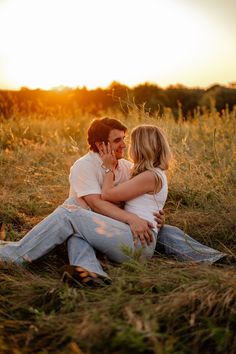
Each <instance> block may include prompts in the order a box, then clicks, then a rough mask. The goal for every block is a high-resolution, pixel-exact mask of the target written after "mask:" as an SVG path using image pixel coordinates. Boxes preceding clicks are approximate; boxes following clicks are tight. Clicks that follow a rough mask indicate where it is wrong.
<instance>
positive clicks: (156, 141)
mask: <svg viewBox="0 0 236 354" xmlns="http://www.w3.org/2000/svg"><path fill="white" fill-rule="evenodd" d="M129 154H130V157H131V159H132V160H133V162H134V167H133V171H132V177H134V176H136V175H138V174H139V173H141V172H144V171H147V170H151V171H153V170H154V169H155V168H156V167H159V168H160V169H162V170H167V169H168V167H169V161H170V159H171V157H172V155H171V151H170V147H169V144H168V141H167V139H166V137H165V135H164V133H163V132H162V130H161V129H160V128H159V127H157V126H156V125H150V124H142V125H139V126H137V127H135V128H134V129H133V130H132V132H131V144H130V149H129Z"/></svg>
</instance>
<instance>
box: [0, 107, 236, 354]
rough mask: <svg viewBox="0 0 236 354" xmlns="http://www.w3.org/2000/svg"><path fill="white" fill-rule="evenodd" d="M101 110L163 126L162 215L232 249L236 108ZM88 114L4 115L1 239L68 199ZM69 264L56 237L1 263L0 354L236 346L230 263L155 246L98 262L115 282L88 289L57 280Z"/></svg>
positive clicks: (165, 352)
mask: <svg viewBox="0 0 236 354" xmlns="http://www.w3.org/2000/svg"><path fill="white" fill-rule="evenodd" d="M104 114H105V113H104V112H102V113H101V115H104ZM107 114H108V115H109V116H115V117H116V118H119V119H121V120H123V121H124V122H125V124H126V125H127V126H128V127H129V128H132V127H133V126H135V125H137V124H139V123H144V122H150V123H155V124H158V125H160V126H161V127H163V128H164V130H165V131H166V134H167V136H168V139H169V141H170V145H171V147H172V151H173V154H174V162H173V164H172V166H171V169H170V171H169V173H168V179H169V197H168V202H167V204H166V208H165V212H166V221H167V223H169V224H172V225H176V226H179V227H180V228H182V229H184V230H185V231H186V232H187V233H189V234H190V235H191V236H193V237H194V238H196V239H197V240H199V241H201V242H203V243H205V244H207V245H209V246H212V247H215V248H217V249H219V250H222V251H227V252H228V253H231V254H233V255H236V242H235V236H236V189H235V184H236V168H235V167H236V163H235V154H236V150H235V142H236V110H234V111H232V112H228V111H227V109H226V110H225V111H224V112H222V113H221V114H219V113H218V112H216V111H215V110H212V111H211V112H208V111H206V112H205V113H204V114H202V113H200V112H198V111H196V112H195V117H194V119H192V120H191V121H185V120H184V119H183V117H181V112H180V116H179V119H178V120H175V119H174V118H173V116H172V114H171V111H170V110H168V109H166V110H165V114H164V116H163V117H152V118H151V117H149V116H148V114H146V113H145V112H144V111H143V110H142V109H137V107H135V106H132V107H130V109H129V113H128V114H122V113H121V112H107ZM92 118H93V117H92V116H91V115H86V114H83V115H82V114H81V113H80V112H79V111H78V114H77V115H76V116H70V115H69V114H67V115H66V114H65V115H63V114H61V115H60V116H59V115H55V114H50V115H48V116H41V115H40V114H31V115H29V116H24V117H23V116H19V115H18V114H17V112H16V113H15V114H14V115H13V116H12V117H11V118H10V119H8V120H4V119H2V120H1V121H0V189H1V194H0V222H1V225H2V234H4V233H5V234H6V238H7V239H8V240H19V239H20V238H21V237H22V236H23V235H24V234H25V233H26V232H27V231H28V230H29V229H30V228H31V227H32V226H33V225H35V224H36V223H37V222H39V221H40V220H42V219H43V218H44V217H45V216H46V215H48V214H49V213H50V212H51V211H53V210H54V209H55V207H56V206H57V205H59V204H60V203H61V202H63V200H64V199H65V198H66V197H67V194H68V188H69V184H68V173H69V168H70V166H71V164H72V163H73V162H74V161H75V160H76V159H77V158H78V157H79V156H81V155H82V154H84V153H85V152H86V151H87V145H86V129H87V127H88V125H89V123H90V121H91V119H92ZM4 230H5V231H4ZM65 263H67V256H66V250H65V246H64V245H62V246H61V247H59V248H58V249H56V250H55V251H53V252H51V253H50V254H49V255H47V256H45V257H43V259H41V260H39V261H37V262H35V263H33V264H31V265H29V266H27V267H25V268H23V267H18V266H15V265H12V264H6V263H1V271H0V353H3V354H7V353H13V354H18V353H25V354H26V353H27V354H32V353H43V354H46V353H75V354H81V353H84V354H85V353H86V354H88V353H91V354H96V353H107V354H108V353H116V354H126V353H127V354H128V353H138V354H139V353H145V354H146V353H147V354H149V353H150V354H151V353H158V354H172V353H173V354H176V353H178V354H185V353H186V354H187V353H189V354H190V353H201V354H203V353H222V354H223V353H224V354H225V353H227V354H231V353H232V354H233V353H235V347H236V337H235V329H234V328H235V326H236V273H235V270H236V266H235V264H232V265H218V266H207V265H193V264H191V265H190V264H185V263H179V262H176V261H175V260H173V259H170V258H166V257H164V256H163V255H156V256H154V258H153V259H152V260H151V261H148V262H142V263H139V262H138V261H135V260H134V261H132V262H130V263H127V264H123V265H119V266H117V265H114V264H111V263H109V261H107V260H104V263H105V266H106V267H107V269H108V272H109V274H110V275H111V277H112V279H113V282H112V285H110V286H107V287H105V288H99V289H87V288H84V287H79V286H78V287H77V288H73V287H69V286H68V285H67V284H64V283H63V282H62V281H61V275H60V272H59V268H60V267H61V266H62V265H63V264H65Z"/></svg>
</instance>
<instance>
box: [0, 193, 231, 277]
mask: <svg viewBox="0 0 236 354" xmlns="http://www.w3.org/2000/svg"><path fill="white" fill-rule="evenodd" d="M153 234H154V242H152V243H151V244H150V245H149V246H146V247H145V248H142V246H141V244H140V243H139V244H138V246H137V248H135V247H134V244H133V236H132V232H131V230H130V228H129V226H128V225H127V224H124V223H122V222H120V221H117V220H114V219H111V218H109V217H106V216H104V215H100V214H97V213H94V212H92V211H90V210H86V209H83V208H81V207H80V206H79V205H78V204H77V203H76V201H75V200H74V199H73V198H68V199H67V200H66V201H65V202H64V204H63V205H61V206H59V207H58V208H57V209H56V210H55V211H54V212H53V213H52V214H50V215H49V216H48V217H46V218H45V219H44V220H42V221H41V222H40V223H39V224H37V225H36V226H35V227H34V228H33V229H32V230H30V231H29V232H28V233H27V234H26V235H25V236H24V237H23V238H22V239H21V240H20V241H17V242H5V241H2V242H1V245H0V260H9V261H13V262H16V263H18V264H21V263H23V262H25V261H28V262H32V261H34V260H36V259H38V258H40V257H42V256H43V255H45V254H46V253H48V252H49V251H51V250H52V249H53V248H55V247H56V246H57V245H59V244H61V243H63V242H64V241H66V240H67V247H68V256H69V262H70V264H71V265H76V266H81V267H83V268H85V269H87V270H89V271H91V272H95V273H97V274H100V275H101V276H105V277H106V276H107V274H106V273H105V272H104V270H103V269H102V267H101V264H100V262H99V261H98V259H97V257H96V252H95V251H96V250H98V251H100V252H101V253H103V254H105V255H106V256H107V257H108V258H109V259H111V260H113V261H115V262H118V263H122V262H124V261H128V260H129V259H131V255H132V254H135V252H136V251H138V253H140V254H141V256H142V257H146V258H150V257H152V255H153V253H154V251H155V250H157V251H158V249H159V248H160V247H162V248H163V249H164V252H165V253H166V254H167V255H173V256H174V257H175V258H176V259H177V260H180V261H195V262H206V263H209V264H211V263H213V262H215V261H216V260H218V259H220V258H222V257H224V256H225V254H224V253H221V252H219V251H216V250H214V249H212V248H210V247H208V246H205V245H202V244H201V243H199V242H197V241H196V240H194V239H192V238H191V237H190V236H188V235H186V234H184V233H183V231H181V230H180V229H178V228H176V227H174V226H170V225H165V226H163V227H162V229H161V230H160V232H159V233H158V235H157V234H156V233H155V232H154V233H153ZM156 241H157V242H156ZM124 249H126V250H128V252H127V251H124Z"/></svg>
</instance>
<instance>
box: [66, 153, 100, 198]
mask: <svg viewBox="0 0 236 354" xmlns="http://www.w3.org/2000/svg"><path fill="white" fill-rule="evenodd" d="M69 181H70V186H71V188H72V190H73V191H74V193H75V194H76V196H77V197H84V196H85V195H90V194H101V186H100V184H99V180H98V175H97V173H96V169H95V168H94V166H93V165H92V164H91V161H85V160H81V161H77V162H76V164H74V165H73V166H72V167H71V170H70V176H69Z"/></svg>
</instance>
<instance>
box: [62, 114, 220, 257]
mask: <svg viewBox="0 0 236 354" xmlns="http://www.w3.org/2000/svg"><path fill="white" fill-rule="evenodd" d="M126 131H127V128H126V127H125V126H124V125H123V124H122V123H121V122H120V121H118V120H116V119H111V118H107V117H105V118H102V119H95V120H94V121H93V122H92V123H91V125H90V127H89V129H88V143H89V147H90V152H89V153H88V154H86V155H85V156H83V157H81V158H80V159H78V160H77V161H76V162H75V163H74V165H73V166H72V168H71V171H70V177H69V180H70V197H74V198H78V199H77V200H79V201H80V202H81V203H84V202H85V203H86V205H87V206H88V207H90V208H91V209H92V210H93V211H95V212H96V213H99V214H103V215H106V216H108V217H110V218H112V219H116V220H119V221H121V222H123V223H126V224H128V225H129V227H130V229H131V231H132V234H133V238H134V242H135V241H137V238H139V239H140V241H141V243H142V245H145V243H147V244H149V243H150V242H151V241H152V233H151V231H150V225H149V223H148V222H147V221H146V220H143V219H140V218H139V217H138V216H136V215H134V214H131V213H128V212H127V211H125V210H123V209H121V208H119V206H117V205H114V204H112V203H110V202H107V201H104V200H102V199H101V187H102V183H103V178H104V175H105V173H106V172H107V171H106V170H105V169H104V168H103V165H102V160H101V158H100V156H99V151H100V150H101V147H102V144H103V143H105V144H107V143H108V142H109V143H110V146H111V149H112V150H113V151H114V154H115V157H116V158H117V160H118V164H117V168H116V171H115V181H114V182H115V184H119V183H121V182H124V181H126V180H127V179H128V178H129V171H130V168H131V166H132V164H131V162H129V161H127V160H125V159H124V158H123V157H124V151H125V148H126V143H125V134H126ZM156 220H157V222H158V226H159V227H160V231H159V234H158V242H157V247H156V250H157V251H159V250H164V252H165V253H166V254H169V255H173V256H174V257H175V258H176V259H177V260H181V261H197V262H206V263H213V262H215V261H216V260H218V259H220V258H222V257H223V256H224V254H223V253H220V252H218V251H216V250H213V249H212V248H209V247H207V246H205V245H202V244H200V243H199V242H197V241H196V240H194V239H192V238H191V237H190V236H188V235H186V234H184V232H183V231H181V230H180V229H178V228H177V227H174V226H170V225H164V226H163V224H164V216H163V214H162V213H161V214H160V213H157V214H156ZM77 242H78V238H77V237H75V236H74V235H73V236H72V237H70V238H69V239H68V252H69V259H70V263H71V264H78V257H80V255H79V254H78V253H77V254H76V252H73V250H75V249H78V247H76V243H77Z"/></svg>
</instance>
